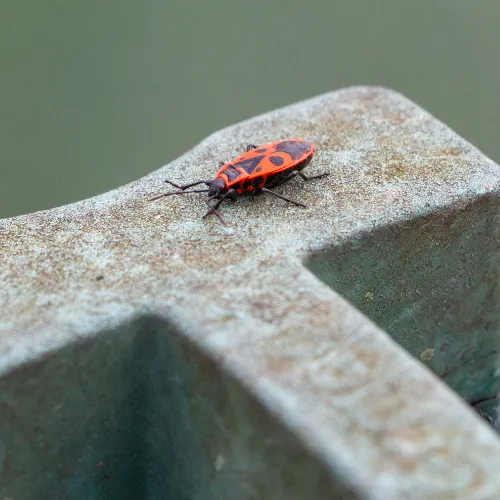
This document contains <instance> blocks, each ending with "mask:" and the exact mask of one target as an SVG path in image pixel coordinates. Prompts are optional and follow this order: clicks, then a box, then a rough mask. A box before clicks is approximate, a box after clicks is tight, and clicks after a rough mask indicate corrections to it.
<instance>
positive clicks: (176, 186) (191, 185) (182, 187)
mask: <svg viewBox="0 0 500 500" xmlns="http://www.w3.org/2000/svg"><path fill="white" fill-rule="evenodd" d="M165 182H166V183H167V184H170V185H171V186H174V187H175V188H177V189H182V191H184V190H185V189H188V188H190V187H193V186H198V184H206V185H207V186H208V185H209V183H210V181H196V182H192V183H191V184H184V185H182V186H181V185H179V184H176V183H175V182H172V181H167V180H165Z"/></svg>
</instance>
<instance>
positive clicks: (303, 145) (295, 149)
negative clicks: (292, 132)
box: [274, 141, 310, 160]
mask: <svg viewBox="0 0 500 500" xmlns="http://www.w3.org/2000/svg"><path fill="white" fill-rule="evenodd" d="M309 148H310V145H309V144H308V143H307V142H296V141H283V142H280V143H279V144H276V146H275V148H274V150H275V151H281V152H283V153H288V154H289V155H290V156H291V158H292V160H295V159H296V158H298V157H299V156H300V155H302V154H304V153H305V152H306V151H307V150H308V149H309Z"/></svg>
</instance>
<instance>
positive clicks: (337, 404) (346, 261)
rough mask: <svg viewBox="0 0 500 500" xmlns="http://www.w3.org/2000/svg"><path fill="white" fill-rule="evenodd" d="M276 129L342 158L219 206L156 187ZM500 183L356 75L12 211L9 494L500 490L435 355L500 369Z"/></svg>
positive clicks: (494, 461)
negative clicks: (168, 154) (144, 168)
mask: <svg viewBox="0 0 500 500" xmlns="http://www.w3.org/2000/svg"><path fill="white" fill-rule="evenodd" d="M286 137H302V138H303V139H305V140H307V141H309V142H312V143H313V144H314V145H315V146H316V150H317V153H316V155H315V159H314V160H313V162H312V164H311V165H310V166H309V167H308V168H307V170H308V171H309V174H311V175H312V174H315V173H322V172H324V171H330V173H331V175H330V176H329V177H327V178H325V179H322V180H319V181H317V182H311V183H301V181H300V180H294V181H293V182H290V183H289V184H287V185H285V186H283V187H282V188H278V190H277V192H279V193H280V194H282V195H285V196H288V197H290V198H293V199H295V200H298V201H302V202H304V203H306V204H307V206H308V208H307V209H301V208H298V207H294V206H291V205H287V204H285V203H282V202H281V201H280V200H277V199H275V198H272V197H270V196H269V197H267V196H265V195H262V196H252V197H247V198H243V199H241V200H238V203H235V204H227V205H226V206H223V207H222V213H223V216H224V218H225V220H226V222H227V223H228V227H224V226H223V225H222V224H221V223H220V222H219V221H218V220H217V219H216V218H215V217H212V218H209V219H207V220H202V219H201V216H202V215H203V213H204V212H205V210H206V205H205V203H204V201H203V199H202V198H198V197H196V195H189V196H177V197H175V196H174V197H170V198H164V199H161V200H158V201H156V202H154V203H148V202H147V201H146V200H147V199H148V198H150V197H152V196H155V195H157V194H160V193H161V192H162V191H163V190H164V188H165V185H164V184H163V183H162V181H163V180H164V179H165V178H168V179H170V180H173V181H175V182H179V183H186V182H189V181H194V180H197V179H206V178H210V177H211V176H212V175H213V173H214V172H215V169H216V167H217V163H218V162H219V161H227V160H228V159H230V158H232V157H234V156H236V155H237V154H239V153H240V152H241V151H242V150H243V148H244V146H245V145H246V144H247V143H253V144H262V143H266V142H269V141H272V140H276V139H280V138H286ZM499 181H500V170H499V167H498V166H497V165H496V164H494V163H493V162H492V161H490V160H489V159H487V158H485V157H484V156H483V155H482V154H481V153H480V152H478V151H477V150H476V149H474V148H473V147H472V146H471V145H470V144H468V143H467V142H466V141H464V140H463V139H461V138H460V137H458V136H457V135H456V134H455V133H454V132H452V131H451V130H450V129H448V128H447V127H446V126H445V125H443V124H442V123H440V122H439V121H437V120H436V119H435V118H433V117H432V116H430V115H429V114H427V113H426V112H425V111H423V110H422V109H420V108H418V107H417V106H416V105H415V104H413V103H412V102H410V101H408V100H407V99H405V98H404V97H403V96H401V95H399V94H397V93H395V92H392V91H389V90H386V89H380V88H371V87H359V88H351V89H345V90H341V91H337V92H333V93H329V94H326V95H323V96H320V97H317V98H315V99H312V100H310V101H306V102H303V103H299V104H297V105H294V106H291V107H288V108H285V109H282V110H278V111H275V112H272V113H269V114H267V115H264V116H261V117H257V118H254V119H252V120H250V121H248V122H244V123H241V124H238V125H235V126H233V127H230V128H228V129H225V130H222V131H221V132H218V133H216V134H214V135H212V136H211V137H209V138H208V139H206V140H205V141H204V142H203V143H201V144H200V145H199V146H197V147H196V148H195V149H193V150H192V151H190V152H189V153H187V154H186V155H184V156H183V157H181V158H179V159H178V160H177V161H175V162H173V163H172V164H170V165H168V166H166V167H164V168H163V169H160V170H159V171H157V172H154V173H153V174H151V175H150V176H148V177H146V178H144V179H140V180H139V181H137V182H134V183H132V184H129V185H127V186H124V187H123V188H120V189H118V190H115V191H112V192H109V193H106V194H105V195H102V196H99V197H96V198H93V199H90V200H86V201H83V202H80V203H77V204H74V205H69V206H66V207H61V208H58V209H54V210H51V211H48V212H40V213H36V214H30V215H26V216H22V217H17V218H13V219H9V220H5V221H1V222H0V244H1V258H0V276H1V280H2V284H3V286H2V288H1V289H0V307H1V310H2V316H1V318H0V363H1V365H0V366H1V370H2V373H3V379H2V380H1V381H0V386H1V398H0V410H1V411H0V422H1V426H0V497H1V495H4V496H7V497H12V498H17V497H22V498H39V496H37V494H38V492H43V494H44V498H61V497H63V498H89V497H93V498H123V495H124V494H125V492H130V493H131V494H133V495H135V496H136V497H141V496H142V497H148V498H159V499H160V498H161V499H162V498H189V499H191V498H193V499H201V498H242V499H247V498H248V499H251V498H273V499H274V498H297V499H298V498H325V499H326V498H360V499H361V498H362V499H384V500H386V499H388V498H405V499H412V498H415V499H421V498H464V499H473V498H498V497H499V496H500V476H499V475H498V473H497V471H498V467H499V466H500V442H499V440H498V437H497V435H496V434H495V433H494V431H493V430H492V429H491V428H490V427H489V426H488V425H487V424H485V422H484V421H483V420H482V419H480V418H479V417H478V416H477V415H476V414H475V413H474V412H473V411H472V410H470V408H468V406H467V405H466V404H465V403H464V402H463V401H462V399H461V398H460V397H459V396H458V395H457V394H455V393H454V392H453V391H451V390H450V389H449V388H448V386H447V385H446V384H445V383H444V382H443V381H442V380H441V379H440V378H439V377H436V376H435V375H434V374H432V373H431V371H429V370H428V369H427V368H426V367H425V366H424V365H425V364H428V365H429V367H430V368H431V369H432V370H433V371H434V372H435V373H436V374H437V375H439V376H441V377H442V378H443V379H444V380H445V381H446V382H447V383H448V384H449V385H450V386H451V387H452V388H453V389H455V390H456V391H458V392H459V393H460V394H461V395H462V396H464V397H466V398H477V397H481V396H482V395H483V393H484V394H485V393H486V392H487V393H488V394H489V392H491V391H496V390H498V389H497V384H496V362H497V359H498V356H497V354H496V345H495V334H496V332H497V331H498V321H497V312H496V309H495V304H496V303H498V301H497V300H496V296H497V285H496V283H497V282H498V280H497V279H496V276H497V271H496V269H497V266H496V255H497V254H498V208H497V207H498V203H497V196H498V191H499ZM363 313H364V314H363ZM384 330H386V331H387V333H386V332H385V331H384ZM463 352H465V354H463ZM450 367H451V371H450ZM482 391H483V392H482ZM40 450H41V451H40ZM78 495H80V496H78ZM85 495H87V496H85ZM148 495H149V496H148Z"/></svg>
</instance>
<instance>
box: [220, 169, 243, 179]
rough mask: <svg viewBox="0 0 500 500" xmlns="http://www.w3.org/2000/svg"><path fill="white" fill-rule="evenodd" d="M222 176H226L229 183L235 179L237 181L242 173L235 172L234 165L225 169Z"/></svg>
mask: <svg viewBox="0 0 500 500" xmlns="http://www.w3.org/2000/svg"><path fill="white" fill-rule="evenodd" d="M221 174H226V176H227V180H228V181H229V182H233V181H234V180H235V179H237V178H238V177H239V176H240V175H241V173H240V172H238V171H237V170H235V168H234V166H233V165H229V167H227V168H225V169H224V170H223V171H222V172H221Z"/></svg>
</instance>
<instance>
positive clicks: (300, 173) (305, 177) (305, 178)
mask: <svg viewBox="0 0 500 500" xmlns="http://www.w3.org/2000/svg"><path fill="white" fill-rule="evenodd" d="M297 173H298V174H299V175H300V177H302V179H304V180H305V181H312V180H314V179H322V178H323V177H326V176H327V175H330V172H325V173H324V174H319V175H313V176H312V177H307V175H304V174H303V173H302V172H297Z"/></svg>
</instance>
